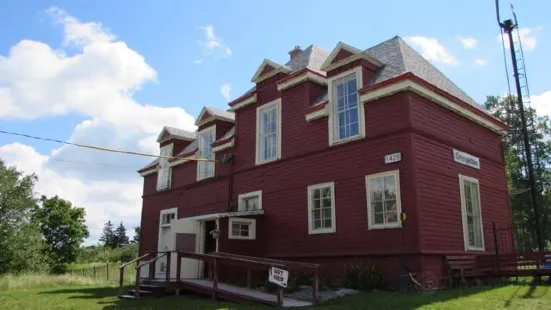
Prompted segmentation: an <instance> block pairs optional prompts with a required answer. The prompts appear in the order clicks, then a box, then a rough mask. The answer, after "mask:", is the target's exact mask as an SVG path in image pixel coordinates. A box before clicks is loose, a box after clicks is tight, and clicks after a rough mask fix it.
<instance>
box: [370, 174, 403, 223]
mask: <svg viewBox="0 0 551 310" xmlns="http://www.w3.org/2000/svg"><path fill="white" fill-rule="evenodd" d="M386 176H394V185H395V188H396V213H397V218H398V222H397V223H393V224H384V223H383V224H375V223H373V220H374V218H373V216H372V215H371V211H372V210H371V192H370V188H369V181H371V180H373V179H376V178H381V177H386ZM365 193H366V196H367V229H368V230H375V229H391V228H400V227H402V218H401V216H402V197H401V194H400V170H391V171H385V172H380V173H375V174H370V175H366V176H365Z"/></svg>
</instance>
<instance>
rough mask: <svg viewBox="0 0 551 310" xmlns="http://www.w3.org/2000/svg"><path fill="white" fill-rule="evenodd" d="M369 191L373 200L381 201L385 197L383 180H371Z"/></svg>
mask: <svg viewBox="0 0 551 310" xmlns="http://www.w3.org/2000/svg"><path fill="white" fill-rule="evenodd" d="M369 192H370V193H371V201H381V200H382V199H383V181H382V180H381V179H380V178H378V179H373V180H371V181H370V182H369Z"/></svg>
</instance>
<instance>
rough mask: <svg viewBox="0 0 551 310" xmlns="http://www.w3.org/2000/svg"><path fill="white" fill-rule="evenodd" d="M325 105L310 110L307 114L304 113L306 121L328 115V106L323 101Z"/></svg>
mask: <svg viewBox="0 0 551 310" xmlns="http://www.w3.org/2000/svg"><path fill="white" fill-rule="evenodd" d="M323 104H324V105H325V107H323V108H322V109H319V110H315V111H312V112H310V113H308V114H306V121H307V122H310V121H313V120H316V119H318V118H322V117H326V116H328V115H329V111H328V110H327V107H328V106H329V105H328V104H327V103H323Z"/></svg>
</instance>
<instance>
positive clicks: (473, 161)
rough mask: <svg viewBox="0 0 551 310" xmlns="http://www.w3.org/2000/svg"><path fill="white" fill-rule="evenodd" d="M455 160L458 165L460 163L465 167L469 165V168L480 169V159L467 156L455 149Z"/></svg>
mask: <svg viewBox="0 0 551 310" xmlns="http://www.w3.org/2000/svg"><path fill="white" fill-rule="evenodd" d="M453 160H455V162H456V163H460V164H463V165H467V166H469V167H473V168H476V169H480V159H479V158H478V157H476V156H473V155H471V154H467V153H465V152H461V151H458V150H455V149H454V150H453Z"/></svg>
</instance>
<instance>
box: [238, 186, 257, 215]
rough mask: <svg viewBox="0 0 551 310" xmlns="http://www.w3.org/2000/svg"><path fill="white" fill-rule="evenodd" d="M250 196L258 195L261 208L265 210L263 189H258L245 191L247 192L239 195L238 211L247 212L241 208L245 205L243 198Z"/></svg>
mask: <svg viewBox="0 0 551 310" xmlns="http://www.w3.org/2000/svg"><path fill="white" fill-rule="evenodd" d="M250 197H258V207H259V210H263V209H262V190H258V191H254V192H249V193H245V194H239V195H238V196H237V211H238V212H246V211H244V210H241V209H242V207H244V206H243V200H244V199H247V198H250Z"/></svg>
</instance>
